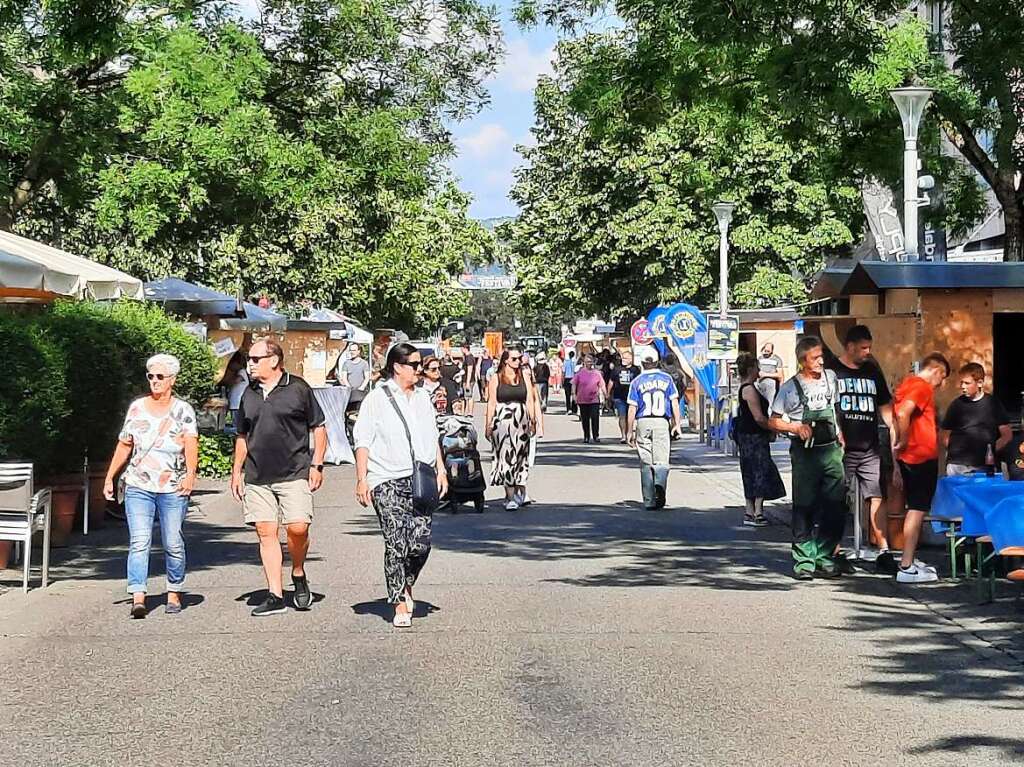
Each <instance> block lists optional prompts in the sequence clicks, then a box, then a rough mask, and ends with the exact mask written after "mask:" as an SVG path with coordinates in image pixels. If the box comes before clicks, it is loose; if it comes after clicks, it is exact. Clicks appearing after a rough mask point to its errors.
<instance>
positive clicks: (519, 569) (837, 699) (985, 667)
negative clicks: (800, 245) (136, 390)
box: [0, 413, 1024, 767]
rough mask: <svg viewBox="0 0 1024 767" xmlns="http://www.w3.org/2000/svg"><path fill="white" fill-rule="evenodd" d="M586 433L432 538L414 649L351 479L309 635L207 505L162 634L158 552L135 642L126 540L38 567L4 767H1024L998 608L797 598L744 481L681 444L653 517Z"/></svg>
mask: <svg viewBox="0 0 1024 767" xmlns="http://www.w3.org/2000/svg"><path fill="white" fill-rule="evenodd" d="M602 429H603V432H604V437H605V438H604V440H603V442H602V444H599V445H586V446H585V445H583V444H582V440H581V434H580V433H579V424H578V423H577V422H576V421H575V420H574V419H572V418H570V417H568V416H565V415H561V414H560V413H557V414H556V413H553V414H551V415H549V417H548V425H547V432H548V433H547V437H546V438H545V439H544V440H543V441H542V442H541V445H540V448H539V451H538V458H537V465H536V467H535V469H534V471H533V474H532V479H531V483H530V491H531V494H532V495H533V497H534V498H535V499H536V503H535V504H534V505H532V506H530V507H528V508H526V509H523V510H520V511H517V512H506V511H504V510H503V509H502V508H501V504H500V503H499V501H498V498H499V496H500V495H501V492H500V491H495V490H491V491H490V492H489V498H491V499H492V501H491V502H490V503H489V504H488V507H487V510H486V511H485V513H483V514H480V515H477V514H474V513H472V512H471V510H470V507H465V509H464V511H463V513H460V514H457V515H453V514H448V513H444V514H438V515H437V516H436V517H435V523H434V524H435V527H434V530H435V537H434V550H433V553H432V555H431V559H430V561H429V562H428V564H427V567H426V569H425V571H424V574H423V576H422V579H421V581H420V583H419V584H418V585H417V588H416V599H417V601H418V607H417V611H416V617H415V619H414V621H413V627H412V628H411V629H408V630H404V631H399V630H396V629H394V628H392V626H391V624H390V620H389V619H390V610H389V608H388V607H387V606H386V605H385V604H384V602H383V593H384V589H383V572H382V563H381V558H382V543H381V539H380V536H379V533H378V530H377V522H376V519H375V517H374V516H373V515H372V513H371V512H368V511H366V510H363V509H361V508H359V507H358V506H357V505H356V504H355V501H354V499H353V496H352V489H353V485H354V480H353V477H354V472H353V470H352V468H351V467H338V468H334V469H329V470H328V476H327V482H326V485H325V487H324V489H323V490H322V491H321V492H320V493H319V494H318V497H317V517H316V521H315V523H314V527H313V543H312V548H311V554H310V562H309V564H308V573H309V578H310V584H311V587H312V589H313V591H314V593H315V594H316V595H317V602H316V604H315V606H314V608H313V609H312V610H311V611H309V612H305V613H302V612H296V611H289V612H288V613H286V614H284V615H280V616H275V617H271V618H265V619H254V618H251V617H250V616H249V610H250V606H251V605H253V604H256V603H258V601H259V600H260V599H261V597H262V593H263V589H264V588H265V583H264V582H263V579H262V575H261V571H260V568H259V561H258V554H257V548H256V544H255V539H254V536H253V534H252V533H251V532H250V531H249V530H247V529H246V528H244V527H243V526H242V524H241V514H240V510H239V508H238V507H237V505H236V504H235V503H234V502H233V501H232V500H231V499H230V498H229V497H228V496H227V495H226V493H225V492H224V485H223V484H221V483H206V484H204V485H203V487H202V490H201V491H200V492H199V493H198V494H197V496H196V501H197V502H198V507H197V508H196V509H195V510H194V511H193V512H192V513H191V514H190V515H189V519H188V523H187V529H186V537H187V542H188V547H189V548H188V556H189V574H188V584H189V585H188V587H189V593H188V596H187V598H186V601H185V604H186V609H185V610H184V612H182V613H181V614H180V615H177V616H168V615H164V614H163V612H162V600H163V597H162V592H161V589H162V584H163V580H162V573H163V561H162V554H161V552H160V551H159V548H158V547H157V549H156V551H155V552H154V557H153V565H152V568H151V577H150V587H151V589H152V590H153V596H152V597H151V603H152V604H153V606H154V607H157V609H156V610H154V612H153V613H151V614H150V616H149V617H148V618H146V619H145V620H142V621H131V620H129V619H128V595H127V594H126V593H125V592H124V553H125V544H126V537H127V536H126V530H125V529H124V528H123V527H120V526H117V525H109V526H108V527H106V528H105V529H103V530H100V531H97V532H94V533H93V534H91V535H90V536H89V537H88V538H85V539H81V538H79V539H77V540H76V541H75V542H74V544H73V546H72V548H69V549H66V550H63V551H61V552H58V553H56V559H57V564H56V566H55V567H54V570H53V582H52V584H51V586H50V587H49V588H48V589H45V590H43V589H38V588H37V589H34V590H33V591H31V592H30V593H29V594H28V595H27V596H25V595H22V594H21V592H20V591H18V590H16V589H13V588H10V587H11V586H13V585H15V584H14V579H15V578H16V577H17V574H16V573H15V572H13V571H6V572H4V573H2V574H0V580H2V581H3V583H4V584H5V585H6V586H7V587H9V588H8V590H6V591H5V592H4V593H3V594H2V595H0V638H2V641H0V678H2V680H3V681H2V682H0V684H2V690H3V691H2V693H0V754H2V755H3V757H2V760H0V761H2V763H3V764H10V765H19V766H20V767H27V766H29V765H47V766H50V765H62V766H72V765H73V766H77V765H103V766H104V767H109V765H112V764H118V765H162V764H174V765H178V766H188V765H250V764H251V765H269V764H274V765H367V766H369V765H374V766H377V765H445V766H453V767H456V766H462V765H465V766H466V767H470V766H472V767H476V766H477V765H486V767H499V766H503V765H517V766H519V765H581V766H583V765H587V766H590V765H602V766H604V765H648V764H650V765H655V764H673V765H716V766H717V765H722V766H723V767H724V766H725V765H779V766H780V767H794V766H795V765H812V764H813V765H818V764H828V765H862V764H863V765H871V767H874V766H875V765H968V764H969V765H972V766H974V767H977V766H979V765H1006V764H1011V763H1015V762H1024V736H1022V735H1021V721H1022V719H1021V704H1022V700H1024V699H1022V690H1024V687H1022V684H1021V682H1022V670H1024V667H1022V660H1021V659H1022V658H1024V648H1022V647H1021V646H1020V644H1019V640H1018V637H1019V635H1020V630H1019V629H1020V626H1019V617H1020V613H1019V611H1018V609H1017V604H1016V603H1015V602H1014V598H1013V592H1006V593H1005V594H1004V596H1003V597H1002V598H1001V599H1000V601H999V602H997V603H996V604H995V605H991V606H987V607H979V606H977V605H975V604H974V601H973V598H972V595H973V592H972V591H971V589H970V587H968V586H957V585H955V584H940V585H939V586H937V587H917V588H916V589H915V588H913V587H908V588H898V587H896V586H895V584H893V583H892V581H891V579H888V578H883V577H878V576H874V575H872V574H869V573H862V574H859V575H857V576H852V577H847V578H844V579H842V580H841V581H838V582H813V583H797V582H795V581H793V580H792V579H790V578H789V577H788V575H787V573H788V569H789V566H788V559H789V547H788V534H787V531H786V530H785V529H784V528H781V527H772V528H766V529H763V530H756V529H750V528H744V527H742V526H741V525H740V518H741V514H742V510H741V506H742V492H741V486H740V484H739V475H738V471H737V468H736V464H735V461H734V460H732V459H729V458H724V457H721V456H715V455H710V454H708V453H707V451H706V450H705V449H704V448H703V447H702V446H700V445H699V444H697V443H696V440H695V439H694V438H693V437H687V439H686V440H685V441H684V442H683V443H682V444H678V445H677V446H676V448H675V449H674V460H675V462H676V466H675V468H674V470H673V472H672V475H671V479H670V486H669V492H668V508H667V509H665V510H663V511H658V512H652V511H644V510H643V509H642V507H641V506H640V504H639V503H638V499H639V495H640V482H639V475H638V472H637V468H636V459H635V456H634V454H633V453H632V452H631V451H630V450H629V449H628V448H626V447H625V446H622V445H619V444H618V441H617V438H616V436H615V433H616V427H615V424H614V422H613V420H612V419H611V418H610V417H605V418H604V419H603V423H602ZM781 457H782V456H781V455H780V458H781ZM787 481H788V478H787ZM775 511H776V513H777V514H778V515H780V516H784V515H785V512H786V509H785V506H784V505H778V506H777V508H776V509H775ZM932 554H933V556H938V553H936V552H933V553H932ZM285 583H286V589H288V588H290V587H289V586H288V585H287V584H288V583H289V580H288V577H287V576H286V578H285Z"/></svg>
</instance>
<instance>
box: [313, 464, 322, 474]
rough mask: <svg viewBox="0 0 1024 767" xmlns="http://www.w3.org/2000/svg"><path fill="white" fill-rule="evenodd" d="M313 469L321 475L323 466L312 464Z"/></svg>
mask: <svg viewBox="0 0 1024 767" xmlns="http://www.w3.org/2000/svg"><path fill="white" fill-rule="evenodd" d="M313 468H314V469H316V470H317V471H319V472H320V473H321V474H323V471H324V465H323V464H322V463H314V464H313Z"/></svg>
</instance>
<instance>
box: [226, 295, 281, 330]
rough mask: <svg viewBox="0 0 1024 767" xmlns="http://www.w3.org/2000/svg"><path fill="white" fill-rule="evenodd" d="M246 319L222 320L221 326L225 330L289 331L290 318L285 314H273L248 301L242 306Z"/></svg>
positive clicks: (232, 318)
mask: <svg viewBox="0 0 1024 767" xmlns="http://www.w3.org/2000/svg"><path fill="white" fill-rule="evenodd" d="M242 310H243V312H244V314H245V316H244V317H231V318H227V319H222V320H221V321H220V326H221V328H222V329H223V330H250V331H251V330H287V329H288V318H287V317H285V316H284V315H283V314H278V313H277V312H272V311H270V309H261V308H260V307H258V306H257V305H256V304H250V303H249V302H248V301H246V302H245V303H243V304H242Z"/></svg>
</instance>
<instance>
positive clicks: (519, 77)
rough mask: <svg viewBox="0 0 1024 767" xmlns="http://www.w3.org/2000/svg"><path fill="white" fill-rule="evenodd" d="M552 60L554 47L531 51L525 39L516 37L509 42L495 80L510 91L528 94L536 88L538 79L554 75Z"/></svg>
mask: <svg viewBox="0 0 1024 767" xmlns="http://www.w3.org/2000/svg"><path fill="white" fill-rule="evenodd" d="M554 60H555V48H554V46H551V47H549V48H545V49H544V50H541V51H533V50H531V48H530V44H529V42H527V41H526V39H525V38H522V37H517V38H514V39H513V40H510V41H509V43H508V50H507V51H506V52H505V61H504V62H502V65H501V68H500V69H499V70H498V72H497V74H496V75H495V79H496V80H497V81H498V82H499V83H502V84H504V85H505V86H507V87H508V88H509V89H510V90H513V91H516V92H519V93H530V92H532V91H533V89H534V88H535V87H536V86H537V78H538V77H540V76H541V75H551V74H554V71H555V70H554Z"/></svg>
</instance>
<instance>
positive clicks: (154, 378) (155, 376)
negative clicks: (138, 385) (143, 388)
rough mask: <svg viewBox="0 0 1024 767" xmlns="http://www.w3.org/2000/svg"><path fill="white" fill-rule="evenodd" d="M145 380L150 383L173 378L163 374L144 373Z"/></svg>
mask: <svg viewBox="0 0 1024 767" xmlns="http://www.w3.org/2000/svg"><path fill="white" fill-rule="evenodd" d="M146 378H148V379H149V380H150V381H162V380H164V379H165V378H173V376H169V375H164V374H163V373H146Z"/></svg>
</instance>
